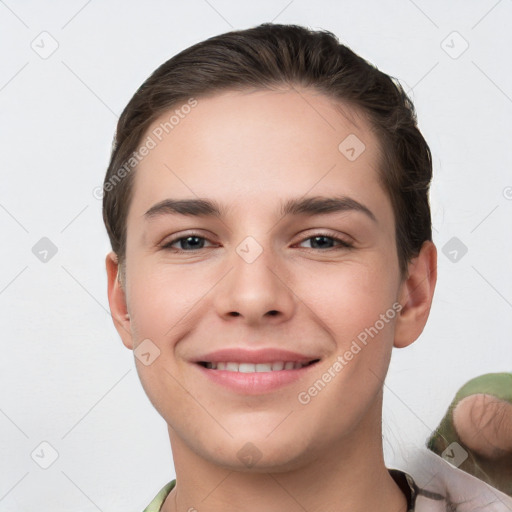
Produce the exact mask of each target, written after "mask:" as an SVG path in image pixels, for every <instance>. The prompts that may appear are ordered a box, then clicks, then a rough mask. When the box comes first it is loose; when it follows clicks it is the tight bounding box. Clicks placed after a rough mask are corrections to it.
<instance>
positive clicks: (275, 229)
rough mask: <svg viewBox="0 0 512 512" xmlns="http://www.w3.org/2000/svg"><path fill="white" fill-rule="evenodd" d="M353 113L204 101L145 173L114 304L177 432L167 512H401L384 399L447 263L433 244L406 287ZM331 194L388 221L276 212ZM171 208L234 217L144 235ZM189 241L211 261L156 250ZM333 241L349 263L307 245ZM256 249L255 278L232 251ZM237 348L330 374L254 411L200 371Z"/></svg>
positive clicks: (150, 391) (324, 106)
mask: <svg viewBox="0 0 512 512" xmlns="http://www.w3.org/2000/svg"><path fill="white" fill-rule="evenodd" d="M343 112H344V113H345V115H343V113H342V112H341V111H340V109H339V108H338V107H337V105H335V104H334V103H333V101H332V100H330V99H328V98H327V97H325V96H323V95H321V94H318V93H315V92H313V91H310V90H300V91H299V90H295V89H294V90H289V89H286V90H280V91H252V92H223V93H219V94H215V95H213V96H210V97H208V98H198V105H197V106H196V107H195V108H194V109H193V110H192V111H191V113H190V114H188V115H187V116H186V118H185V119H183V120H181V122H180V124H179V125H178V126H177V127H175V128H174V129H173V131H172V132H170V133H169V135H168V136H167V137H166V138H164V139H163V140H162V141H161V142H160V143H159V144H158V145H157V147H156V148H154V149H153V150H152V151H151V152H150V154H149V155H148V156H146V158H145V159H144V160H143V161H142V162H141V163H140V164H139V167H138V169H137V171H136V175H135V182H134V186H135V188H134V195H133V199H132V203H131V205H130V209H129V214H128V219H127V252H126V277H125V282H124V284H123V285H121V283H120V281H119V280H118V279H117V274H118V263H117V258H116V255H115V254H114V253H110V254H108V256H107V258H106V266H107V274H108V296H109V303H110V308H111V312H112V317H113V320H114V324H115V326H116V328H117V330H118V332H119V334H120V336H121V338H122V341H123V343H124V344H125V346H126V347H127V348H129V349H131V350H134V349H136V348H137V347H138V346H139V344H140V343H141V342H142V341H143V340H145V339H150V340H151V342H152V343H154V344H155V345H156V346H157V347H158V349H159V350H160V355H159V356H158V357H157V358H156V359H155V360H154V362H153V363H152V364H150V365H148V366H145V365H144V364H142V363H141V361H139V360H138V359H137V358H136V359H135V361H136V366H137V371H138V373H139V376H140V379H141V383H142V385H143V387H144V389H145V391H146V393H147V395H148V397H149V399H150V400H151V402H152V403H153V405H154V406H155V408H156V409H157V410H158V411H159V413H160V414H161V415H162V417H163V418H164V419H165V420H166V422H167V424H168V430H169V438H170V442H171V447H172V451H173V459H174V464H175V469H176V478H177V482H178V483H177V486H176V488H175V489H174V490H173V491H172V492H171V493H170V495H169V496H168V498H167V499H166V501H165V503H164V505H163V508H162V510H163V511H164V512H170V511H176V510H179V511H187V510H189V509H191V508H192V507H193V508H195V509H197V510H199V511H201V510H208V511H210V512H215V511H220V510H222V511H223V512H226V511H235V510H237V511H239V510H244V511H258V512H259V511H261V510H266V511H269V512H272V511H278V510H279V511H282V510H288V511H303V510H304V509H306V510H308V511H310V512H315V511H324V512H325V511H337V512H339V511H345V510H347V511H348V510H350V511H352V512H353V511H363V510H381V511H390V512H399V511H402V510H406V502H405V497H404V495H403V493H402V492H401V491H400V489H399V488H398V486H397V485H396V484H395V483H394V481H393V480H392V478H391V477H390V475H389V474H388V472H387V470H386V468H385V465H384V460H383V453H382V431H381V418H382V386H383V380H384V378H385V375H386V372H387V369H388V365H389V359H390V355H391V350H392V348H393V346H395V347H405V346H407V345H409V344H410V343H412V342H413V341H414V340H415V339H417V337H418V336H419V335H420V333H421V332H422V330H423V327H424V325H425V322H426V320H427V317H428V314H429V311H430V306H431V301H432V296H433V293H434V287H435V282H436V249H435V246H434V245H433V244H432V243H431V242H425V243H424V244H423V247H422V249H421V252H420V253H419V255H418V257H416V258H414V259H413V260H412V261H411V262H410V264H409V273H408V276H407V277H406V278H402V276H401V275H400V273H399V267H398V256H397V251H396V244H395V220H394V216H393V210H392V207H391V203H390V200H389V198H388V196H387V194H386V193H385V191H384V190H383V188H382V187H381V185H380V183H379V181H378V175H377V168H378V163H379V143H378V140H377V139H376V137H375V135H374V133H373V131H372V130H371V128H370V127H369V126H368V124H367V123H366V122H365V120H364V119H363V118H362V117H360V116H358V115H357V113H356V112H355V111H353V110H352V109H350V108H348V107H347V106H346V105H345V106H344V107H343ZM167 117H168V115H164V116H162V118H160V119H158V120H157V121H155V123H154V125H153V126H152V127H150V128H149V129H148V132H147V133H148V134H150V133H151V131H152V129H153V128H154V127H155V126H157V125H158V124H159V123H160V122H161V121H162V120H163V119H166V118H167ZM349 134H355V135H356V136H357V137H358V138H359V139H360V140H361V141H363V142H364V144H365V146H366V149H365V151H364V152H363V153H362V154H361V155H360V156H359V157H358V158H357V159H356V160H355V161H349V160H348V159H347V158H346V157H345V156H344V155H343V154H342V153H341V152H340V151H339V150H338V145H339V144H340V142H341V141H343V140H344V139H345V138H346V137H347V136H348V135H349ZM334 195H337V196H340V195H343V196H348V197H350V198H352V199H354V200H356V201H358V202H360V203H361V204H363V205H365V206H366V207H367V208H368V209H369V210H371V212H372V213H373V214H374V216H375V218H376V221H373V220H372V219H370V217H369V216H367V215H365V214H364V213H362V212H360V211H355V210H350V211H343V212H337V213H330V214H322V215H316V216H310V215H295V216H288V217H282V215H281V214H280V211H279V208H280V205H281V202H282V200H286V199H289V198H301V197H303V196H307V197H311V196H325V197H332V196H334ZM166 198H179V199H194V198H203V199H205V198H207V199H212V200H215V201H217V202H219V203H220V204H222V205H224V206H225V212H224V213H225V215H223V216H222V217H221V218H218V217H213V218H208V217H187V216H183V215H181V216H180V215H162V216H159V217H155V218H153V219H152V220H151V221H147V220H146V219H145V216H144V213H145V212H146V211H147V210H148V209H149V208H151V207H152V206H153V205H155V204H156V203H158V202H159V201H162V200H164V199H166ZM190 230H193V232H194V233H196V236H201V237H204V238H205V239H206V240H205V241H204V242H203V244H204V245H203V246H202V247H203V248H198V249H190V245H189V246H187V245H186V244H185V245H183V243H180V242H177V243H176V244H174V246H173V247H174V248H175V249H182V250H183V251H187V252H182V253H178V252H173V251H172V250H171V249H162V248H161V245H163V243H166V242H168V241H169V240H171V238H179V237H186V236H190V232H191V231H190ZM326 231H327V232H328V236H335V237H339V238H342V239H343V240H345V241H347V242H350V243H351V244H353V247H352V248H346V247H344V246H342V245H340V244H339V243H338V242H335V241H334V240H332V239H327V240H326V242H324V245H323V246H322V245H320V246H319V245H315V243H314V242H315V240H312V239H311V237H314V236H319V235H322V234H324V233H325V232H326ZM247 236H251V237H253V238H254V239H255V240H256V241H257V243H258V244H259V246H260V247H261V249H262V252H261V254H260V255H259V256H258V257H257V259H256V260H255V261H253V262H252V263H248V262H247V261H246V260H245V259H243V258H242V257H241V256H240V255H239V254H238V253H237V251H236V249H237V247H238V246H239V244H240V243H241V242H242V241H243V240H244V239H245V238H246V237H247ZM193 247H197V244H196V245H195V246H193ZM200 247H201V246H200ZM326 247H327V248H326ZM251 250H253V249H251ZM396 302H399V303H400V305H401V306H402V309H401V311H400V313H399V314H397V315H396V316H395V318H394V319H393V320H392V321H389V322H388V323H386V324H385V326H384V328H382V329H381V330H380V331H379V332H378V335H376V336H375V337H374V338H373V339H371V340H370V341H369V343H368V344H367V345H366V346H364V348H363V349H362V350H361V351H360V352H359V353H358V354H357V355H355V356H354V357H353V359H352V360H351V361H349V362H348V364H347V365H346V366H344V368H343V370H342V371H340V372H339V373H337V375H336V377H335V378H333V379H332V380H331V382H329V383H328V385H326V386H325V388H324V389H322V391H321V392H320V393H318V394H317V396H315V397H313V398H312V399H311V401H310V402H309V403H307V404H305V405H304V404H302V403H300V402H299V401H298V398H297V397H298V394H299V393H300V392H301V391H304V390H307V389H308V388H309V387H310V386H311V385H312V384H313V383H314V382H315V380H317V379H318V378H320V377H321V376H322V374H324V373H325V372H326V371H327V370H328V369H329V367H332V365H333V363H334V361H335V360H336V357H337V356H338V355H342V354H344V353H345V352H346V351H347V350H348V349H349V347H350V345H351V343H352V341H353V340H354V339H356V337H357V335H358V334H359V333H361V332H362V331H364V329H365V328H368V327H370V326H373V325H374V324H375V322H376V321H377V320H378V319H379V315H381V314H383V313H385V312H386V311H387V310H388V309H390V308H391V307H392V305H393V304H394V303H396ZM271 311H273V313H269V312H271ZM235 312H236V313H237V314H236V315H235V314H234V313H235ZM127 315H128V316H127ZM236 346H241V347H245V348H249V349H252V348H267V347H277V348H283V349H288V350H293V351H296V352H300V353H304V354H308V355H310V354H315V355H317V356H318V357H319V358H321V361H320V362H319V363H317V365H316V367H315V368H314V370H313V369H311V371H310V372H309V374H308V377H307V378H304V379H301V380H300V381H296V382H293V383H291V384H288V385H286V386H284V387H281V388H279V389H278V390H277V391H272V392H269V393H264V394H260V395H250V396H249V395H243V394H240V393H235V392H233V391H231V390H228V389H225V388H222V387H220V386H218V385H216V384H212V383H211V382H210V381H209V379H206V378H205V377H203V375H202V374H201V373H200V372H199V371H198V369H197V365H196V364H195V363H193V362H192V361H193V360H194V357H197V356H199V355H201V354H204V352H205V351H207V350H208V351H209V350H216V349H221V348H225V347H236ZM246 443H252V446H253V447H255V448H252V449H253V450H254V449H255V450H257V452H255V453H258V454H259V456H260V458H259V460H258V461H257V463H256V464H255V465H253V466H251V467H248V466H247V465H246V463H244V461H243V460H242V459H241V458H240V457H239V456H238V455H237V454H238V453H239V451H240V449H241V448H242V447H243V446H244V445H246Z"/></svg>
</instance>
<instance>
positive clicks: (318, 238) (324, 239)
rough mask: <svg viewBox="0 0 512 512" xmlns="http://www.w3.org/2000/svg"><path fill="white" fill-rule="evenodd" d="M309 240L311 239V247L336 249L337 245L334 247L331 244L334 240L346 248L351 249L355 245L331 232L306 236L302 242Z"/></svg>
mask: <svg viewBox="0 0 512 512" xmlns="http://www.w3.org/2000/svg"><path fill="white" fill-rule="evenodd" d="M309 240H311V245H312V247H311V249H327V250H329V249H336V247H333V246H332V245H331V244H332V242H334V243H335V244H336V243H337V245H338V247H340V246H341V247H342V248H344V249H349V248H352V247H353V245H352V244H351V243H350V242H347V241H346V240H343V239H342V238H339V237H336V236H331V235H330V234H327V233H318V234H316V235H314V236H310V237H308V238H305V239H304V240H303V241H302V242H300V243H301V244H303V243H304V242H307V241H309Z"/></svg>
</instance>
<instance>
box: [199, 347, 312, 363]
mask: <svg viewBox="0 0 512 512" xmlns="http://www.w3.org/2000/svg"><path fill="white" fill-rule="evenodd" d="M315 359H320V356H319V355H315V354H309V355H308V354H299V353H298V352H291V351H289V350H282V349H275V348H261V349H257V350H247V349H243V348H240V347H236V348H225V349H222V350H216V351H215V352H209V353H207V354H204V355H202V356H200V357H196V358H195V360H194V362H196V363H200V362H210V363H218V362H221V361H236V362H239V363H253V364H257V363H268V362H271V361H293V362H294V363H302V364H305V363H309V361H314V360H315Z"/></svg>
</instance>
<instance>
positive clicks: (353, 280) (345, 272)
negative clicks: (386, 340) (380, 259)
mask: <svg viewBox="0 0 512 512" xmlns="http://www.w3.org/2000/svg"><path fill="white" fill-rule="evenodd" d="M390 268H392V267H390ZM397 289H398V288H397V279H396V276H395V275H393V271H388V272H385V271H384V269H383V268H381V267H380V266H379V265H377V264H375V265H363V264H360V263H357V262H354V263H347V264H346V265H345V264H344V265H337V266H336V267H331V269H324V270H322V272H319V273H317V274H316V275H315V278H314V279H312V278H311V277H309V278H308V279H304V280H302V281H301V280H298V281H297V282H296V288H294V291H296V294H297V296H298V297H300V298H301V300H303V301H304V302H305V303H306V305H307V306H308V308H309V310H310V311H312V312H313V313H314V314H315V316H316V317H317V320H319V321H321V322H322V324H323V325H324V326H325V327H326V328H327V329H328V330H329V332H330V334H331V335H333V336H335V337H336V341H337V344H338V346H339V348H342V346H343V345H345V344H346V343H350V340H352V339H354V338H356V337H357V336H358V335H359V334H360V333H361V332H364V331H365V329H367V328H370V327H372V326H374V325H375V323H376V322H378V327H379V330H382V331H383V335H384V334H387V332H388V331H389V330H390V326H391V325H392V324H393V322H392V321H391V320H393V319H394V318H395V316H396V314H395V310H394V309H393V308H392V306H393V304H394V303H395V301H396V298H397ZM386 313H388V315H387V317H386V320H387V321H386V322H385V326H384V327H383V326H382V325H381V324H382V322H381V321H380V319H381V315H383V314H384V315H385V314H386ZM340 345H341V346H340Z"/></svg>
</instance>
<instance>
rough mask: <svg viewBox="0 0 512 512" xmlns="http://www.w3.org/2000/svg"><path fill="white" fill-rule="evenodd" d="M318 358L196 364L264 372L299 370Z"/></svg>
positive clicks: (243, 371) (207, 366)
mask: <svg viewBox="0 0 512 512" xmlns="http://www.w3.org/2000/svg"><path fill="white" fill-rule="evenodd" d="M318 361H320V359H313V360H311V361H307V362H299V361H269V362H266V363H249V362H236V361H216V362H214V361H199V362H198V364H199V365H201V366H202V367H203V368H207V369H208V370H221V371H226V372H238V373H264V372H281V371H290V370H300V369H301V368H304V367H306V366H311V365H312V364H315V363H317V362H318Z"/></svg>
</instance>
